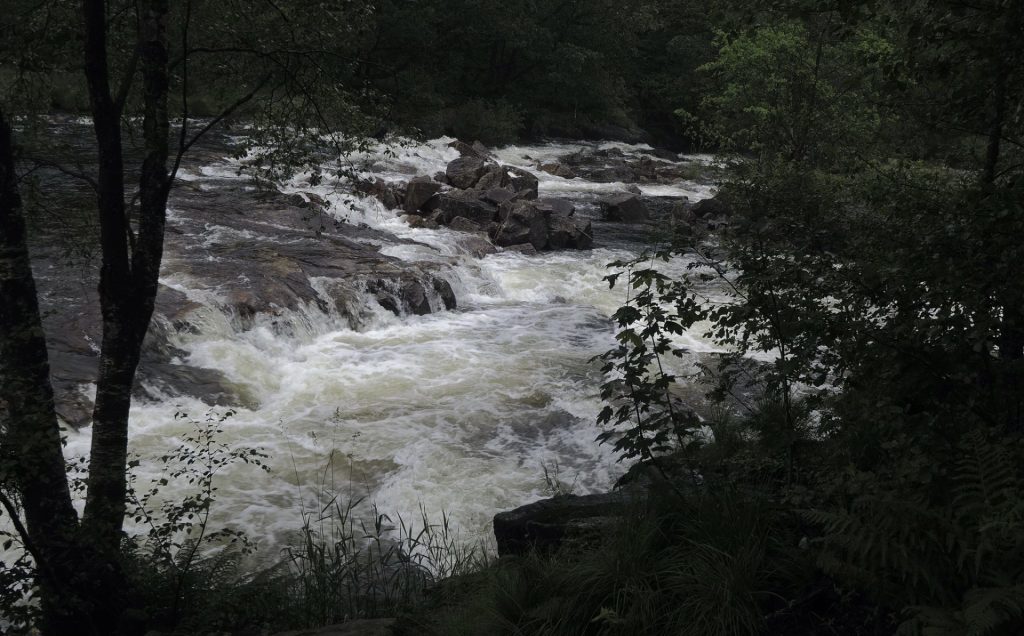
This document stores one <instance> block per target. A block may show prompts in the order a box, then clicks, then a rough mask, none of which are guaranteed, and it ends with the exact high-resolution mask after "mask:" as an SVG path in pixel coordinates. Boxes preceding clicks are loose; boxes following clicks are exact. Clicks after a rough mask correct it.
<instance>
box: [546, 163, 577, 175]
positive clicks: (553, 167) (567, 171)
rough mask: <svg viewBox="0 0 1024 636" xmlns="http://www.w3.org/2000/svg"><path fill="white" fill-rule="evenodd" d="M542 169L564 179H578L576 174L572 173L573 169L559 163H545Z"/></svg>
mask: <svg viewBox="0 0 1024 636" xmlns="http://www.w3.org/2000/svg"><path fill="white" fill-rule="evenodd" d="M540 169H541V170H543V171H544V172H546V173H548V174H550V175H554V176H556V177H562V178H563V179H575V178H576V173H575V172H573V171H572V168H570V167H569V166H567V165H565V164H564V163H558V162H557V161H556V162H552V163H545V164H543V165H541V166H540Z"/></svg>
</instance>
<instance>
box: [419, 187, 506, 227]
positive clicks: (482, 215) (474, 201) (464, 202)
mask: <svg viewBox="0 0 1024 636" xmlns="http://www.w3.org/2000/svg"><path fill="white" fill-rule="evenodd" d="M431 205H432V206H433V207H434V208H435V209H436V210H438V211H440V212H441V213H442V215H441V222H442V223H445V224H448V223H451V222H452V220H454V219H455V218H456V217H460V216H461V217H464V218H466V219H469V220H470V221H473V222H474V223H477V224H479V225H481V226H486V225H487V224H488V223H490V222H491V221H493V220H494V219H495V217H496V215H497V213H498V208H497V207H496V206H494V205H493V204H491V203H488V202H486V201H481V200H480V193H479V192H477V191H474V190H464V191H452V192H442V193H441V194H438V195H437V196H436V198H435V200H434V201H433V202H432V204H431Z"/></svg>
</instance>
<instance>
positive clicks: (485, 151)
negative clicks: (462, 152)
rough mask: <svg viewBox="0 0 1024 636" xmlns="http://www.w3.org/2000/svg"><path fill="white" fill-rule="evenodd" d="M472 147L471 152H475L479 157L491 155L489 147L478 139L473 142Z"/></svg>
mask: <svg viewBox="0 0 1024 636" xmlns="http://www.w3.org/2000/svg"><path fill="white" fill-rule="evenodd" d="M472 148H473V152H475V153H477V154H478V155H480V156H481V157H490V156H491V151H490V149H489V148H488V147H487V146H485V145H483V144H482V143H481V142H480V141H479V140H477V141H474V142H473V146H472Z"/></svg>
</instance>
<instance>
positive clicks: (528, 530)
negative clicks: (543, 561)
mask: <svg viewBox="0 0 1024 636" xmlns="http://www.w3.org/2000/svg"><path fill="white" fill-rule="evenodd" d="M637 497H638V495H637V494H635V493H629V492H624V491H616V492H611V493H607V494H600V495H586V496H582V497H578V496H574V495H567V496H562V497H554V498H552V499H542V500H541V501H537V502H534V503H532V504H528V505H525V506H522V507H520V508H516V509H515V510H510V511H508V512H499V513H498V514H496V515H494V538H495V539H496V540H497V544H498V555H499V556H507V555H514V554H524V553H526V552H528V551H529V550H530V549H537V550H540V551H550V550H553V549H555V548H557V547H558V546H560V545H561V544H562V543H563V542H565V541H566V540H572V539H575V540H588V539H590V540H594V539H597V538H599V537H600V535H601V534H602V533H605V532H607V531H608V530H609V529H610V528H611V527H612V526H613V525H614V524H615V522H616V521H617V520H618V519H620V518H621V517H622V516H623V515H624V514H625V512H626V511H627V509H628V507H629V505H630V504H631V503H632V502H633V501H635V499H636V498H637Z"/></svg>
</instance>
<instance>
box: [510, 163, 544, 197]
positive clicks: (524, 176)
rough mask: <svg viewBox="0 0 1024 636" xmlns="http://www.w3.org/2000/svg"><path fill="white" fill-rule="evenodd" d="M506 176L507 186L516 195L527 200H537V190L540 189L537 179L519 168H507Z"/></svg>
mask: <svg viewBox="0 0 1024 636" xmlns="http://www.w3.org/2000/svg"><path fill="white" fill-rule="evenodd" d="M507 174H508V176H509V185H510V186H511V187H512V190H514V191H515V192H516V194H519V195H522V196H523V197H524V198H527V199H536V198H537V190H538V188H539V187H540V182H539V181H538V180H537V177H535V176H533V174H532V173H530V172H527V171H526V170H520V169H519V168H507Z"/></svg>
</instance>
